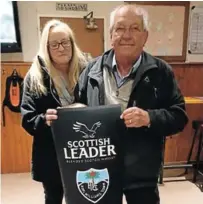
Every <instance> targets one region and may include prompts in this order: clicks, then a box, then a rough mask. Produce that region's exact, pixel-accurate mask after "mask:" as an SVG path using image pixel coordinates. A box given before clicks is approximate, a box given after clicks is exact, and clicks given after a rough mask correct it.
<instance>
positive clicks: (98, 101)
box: [76, 50, 188, 189]
mask: <svg viewBox="0 0 203 204" xmlns="http://www.w3.org/2000/svg"><path fill="white" fill-rule="evenodd" d="M113 55H114V52H113V50H109V51H107V52H106V53H104V54H103V55H102V56H100V57H98V58H96V59H95V60H93V61H92V62H91V63H90V64H89V65H88V66H87V68H86V69H85V70H84V71H83V72H82V74H81V76H80V79H79V82H78V85H77V88H76V100H77V101H78V102H81V103H84V104H86V105H88V106H98V105H104V101H105V99H104V79H103V68H104V67H107V68H108V70H109V71H110V72H111V71H112V59H113ZM131 77H133V80H134V82H133V86H132V90H131V94H130V98H129V101H128V105H127V107H132V106H133V104H134V105H135V104H136V106H137V107H139V108H141V109H144V110H147V111H148V113H149V116H150V121H151V125H150V127H141V128H128V129H127V128H126V129H125V131H124V133H123V148H124V152H125V153H124V165H125V168H124V169H125V170H124V188H126V189H131V188H137V187H147V186H155V185H156V184H157V180H158V176H159V170H160V166H161V161H162V148H163V137H165V136H168V135H172V134H175V133H177V132H180V131H182V130H183V129H184V127H185V125H186V124H187V122H188V118H187V115H186V112H185V102H184V98H183V96H182V94H181V92H180V89H179V88H178V85H177V83H176V80H175V78H174V74H173V71H172V69H171V67H170V66H169V65H168V64H167V63H166V62H164V61H163V60H161V59H158V58H155V57H153V56H151V55H150V54H148V53H146V52H143V53H142V61H141V64H140V66H139V68H138V70H137V71H136V73H135V74H134V75H131Z"/></svg>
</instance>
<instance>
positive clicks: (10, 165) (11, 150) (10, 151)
mask: <svg viewBox="0 0 203 204" xmlns="http://www.w3.org/2000/svg"><path fill="white" fill-rule="evenodd" d="M29 67H30V64H29V63H3V64H2V67H1V69H2V70H1V104H2V101H3V99H4V96H5V82H6V78H7V76H9V75H10V74H11V73H12V71H13V69H14V68H16V69H17V71H18V73H19V74H20V75H21V76H23V77H24V76H25V74H26V72H27V70H28V68H29ZM1 117H2V114H1ZM31 144H32V137H31V136H30V135H28V134H27V133H26V132H25V131H24V129H23V128H22V127H21V115H20V113H14V112H11V111H10V110H9V109H8V108H7V107H5V127H3V126H2V118H1V172H2V173H17V172H29V171H30V161H31Z"/></svg>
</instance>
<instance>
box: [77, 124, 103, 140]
mask: <svg viewBox="0 0 203 204" xmlns="http://www.w3.org/2000/svg"><path fill="white" fill-rule="evenodd" d="M100 126H101V122H100V121H98V122H96V123H94V124H93V126H92V128H91V129H89V128H88V127H87V126H86V125H85V124H83V123H80V122H77V121H76V123H75V124H73V129H74V130H75V132H81V133H82V134H83V135H82V137H83V138H85V139H87V138H94V137H95V134H96V130H97V129H98V128H99V127H100Z"/></svg>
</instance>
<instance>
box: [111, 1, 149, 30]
mask: <svg viewBox="0 0 203 204" xmlns="http://www.w3.org/2000/svg"><path fill="white" fill-rule="evenodd" d="M124 7H128V8H130V9H131V10H133V11H134V12H135V14H136V15H138V16H141V17H142V21H143V28H144V30H145V31H148V30H149V23H148V13H147V11H146V10H145V9H143V8H141V7H138V6H137V5H132V4H124V5H120V6H118V7H116V8H115V9H114V10H113V11H112V12H111V13H110V32H112V30H113V27H114V23H115V22H114V21H115V16H116V14H117V12H118V11H119V10H120V9H122V8H124Z"/></svg>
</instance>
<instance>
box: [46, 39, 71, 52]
mask: <svg viewBox="0 0 203 204" xmlns="http://www.w3.org/2000/svg"><path fill="white" fill-rule="evenodd" d="M60 45H62V47H63V48H64V49H68V48H69V47H70V46H71V41H70V40H64V41H62V42H51V43H48V46H49V48H50V49H52V50H57V49H59V47H60Z"/></svg>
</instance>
